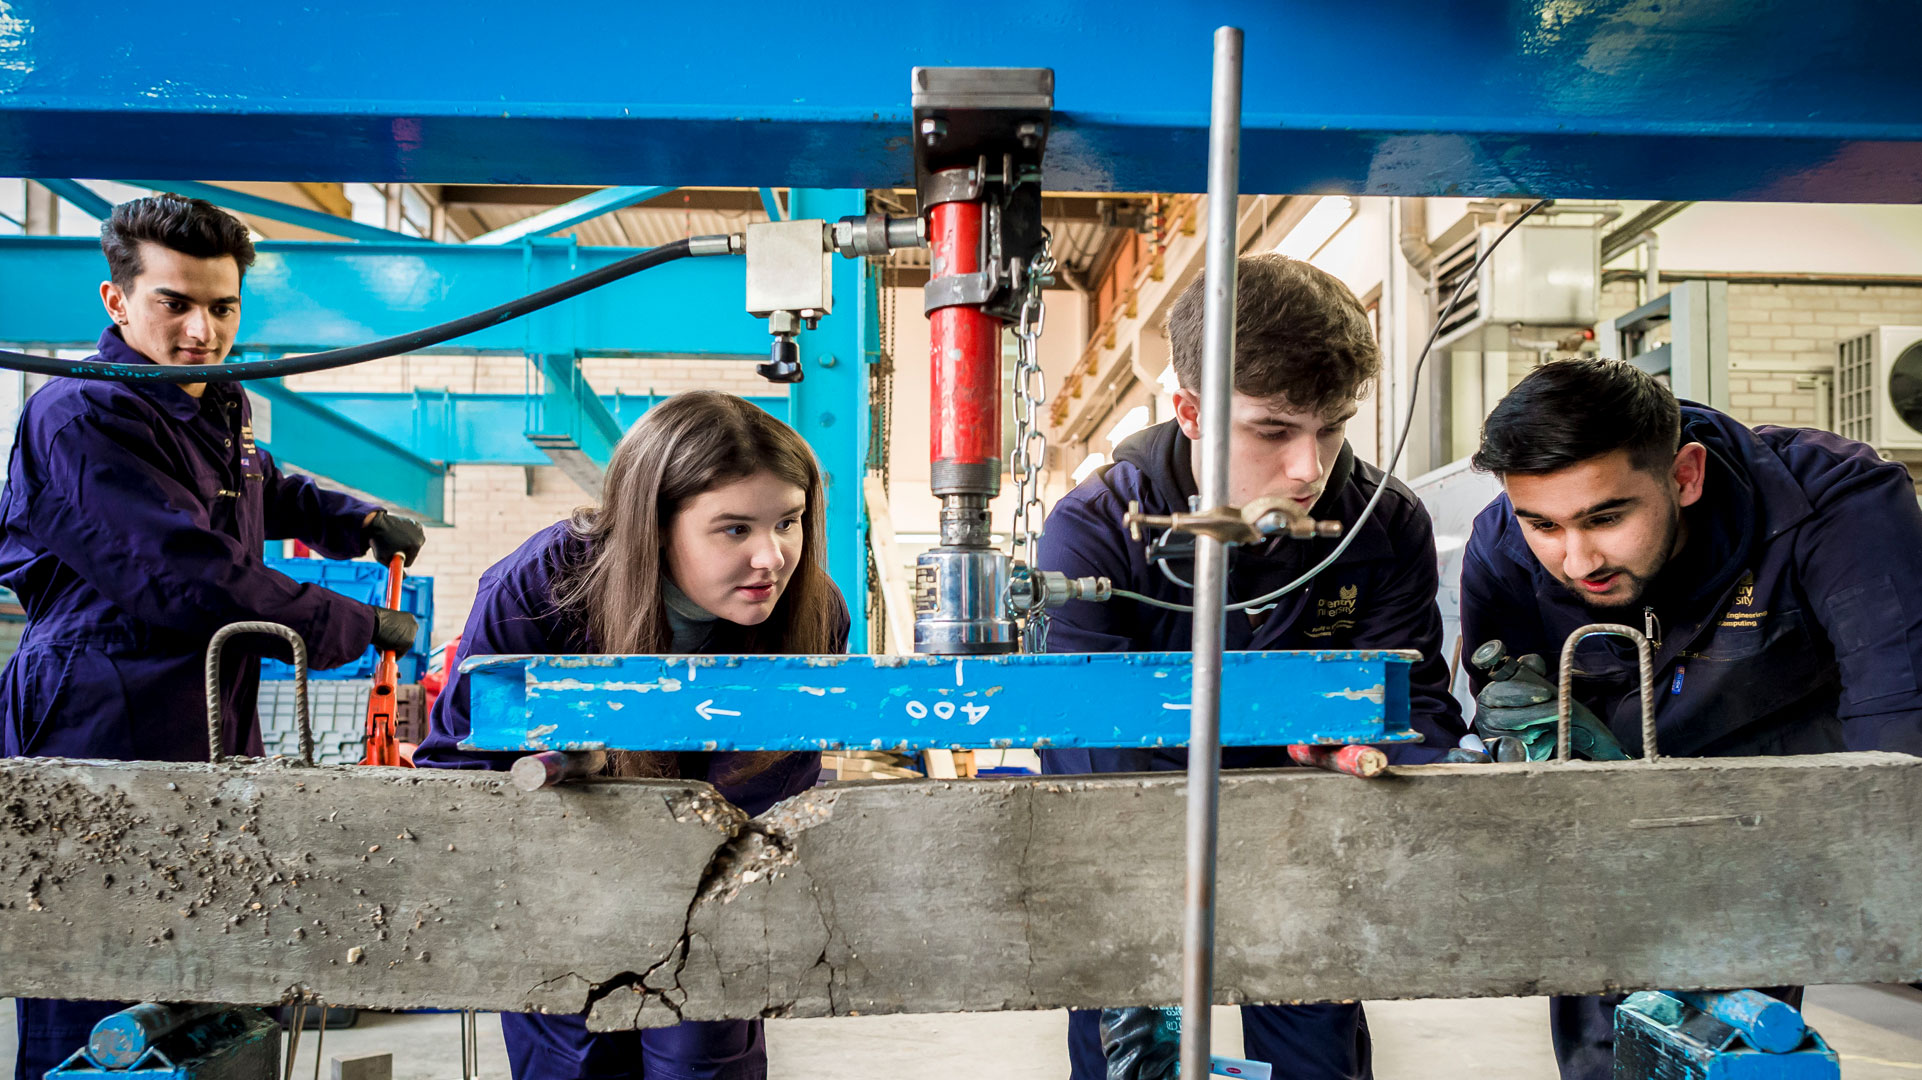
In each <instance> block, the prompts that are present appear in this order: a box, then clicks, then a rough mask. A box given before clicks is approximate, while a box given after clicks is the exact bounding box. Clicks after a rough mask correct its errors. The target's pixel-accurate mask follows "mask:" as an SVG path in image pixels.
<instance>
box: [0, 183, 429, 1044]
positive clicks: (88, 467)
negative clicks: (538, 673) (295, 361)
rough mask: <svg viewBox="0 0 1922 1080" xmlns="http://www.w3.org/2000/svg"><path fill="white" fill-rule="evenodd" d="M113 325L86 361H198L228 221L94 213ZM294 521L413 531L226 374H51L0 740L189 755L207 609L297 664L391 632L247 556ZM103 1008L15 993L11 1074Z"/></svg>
mask: <svg viewBox="0 0 1922 1080" xmlns="http://www.w3.org/2000/svg"><path fill="white" fill-rule="evenodd" d="M100 238H101V239H100V246H101V249H102V250H103V251H104V252H105V253H106V256H107V262H108V266H109V270H110V273H111V280H109V281H106V282H104V283H102V284H101V286H100V297H101V300H102V302H103V303H104V304H105V305H106V308H107V313H108V315H109V316H111V317H112V319H113V324H112V325H111V326H109V327H107V329H106V331H105V332H104V333H102V334H101V335H100V352H99V359H101V360H106V361H109V362H113V363H121V364H163V365H170V366H171V365H212V364H218V363H220V362H222V361H223V360H225V359H226V356H227V351H228V350H229V349H230V348H232V346H233V344H234V337H235V333H236V331H237V330H238V328H239V322H240V281H241V275H242V274H243V273H244V272H245V270H246V268H247V267H248V266H250V265H252V264H253V261H254V249H253V244H252V243H251V242H250V241H249V240H248V238H247V230H246V227H245V226H243V225H241V223H240V222H239V221H236V220H235V219H233V218H232V217H229V216H228V215H227V214H225V213H222V212H221V211H219V210H217V209H215V208H214V207H213V206H212V205H210V204H208V203H205V202H202V201H200V200H198V199H183V198H181V197H179V196H177V195H156V196H153V197H151V198H146V199H136V200H134V201H133V202H129V203H123V204H121V205H119V206H117V207H115V208H114V210H113V214H112V216H111V217H110V218H108V220H107V221H106V222H105V223H104V224H103V225H102V226H101V229H100ZM284 537H294V538H297V539H300V540H303V541H306V542H307V543H308V544H311V545H313V546H314V547H315V548H316V549H318V550H320V551H321V552H322V553H324V554H327V555H331V556H333V557H336V558H351V557H353V556H356V555H360V554H362V553H363V552H365V551H366V550H367V549H368V546H369V544H370V543H371V544H372V545H373V548H374V550H375V552H376V554H378V555H379V556H380V558H381V559H383V560H385V559H387V558H388V557H390V556H391V555H393V554H401V555H403V556H404V557H405V558H406V560H407V561H408V562H412V561H413V558H414V556H415V555H416V554H418V553H419V551H420V547H421V544H422V542H423V541H424V540H425V539H426V534H425V533H423V532H422V531H421V529H420V526H419V525H417V524H415V523H413V522H411V521H407V520H406V519H404V518H399V517H394V516H391V515H389V514H388V513H387V512H386V511H385V510H381V509H379V508H378V507H375V506H372V505H369V504H368V503H365V502H362V501H361V500H359V499H354V498H350V497H348V496H346V495H342V494H340V493H338V492H333V491H328V490H326V489H324V488H322V487H320V486H319V485H318V484H315V483H314V482H313V481H312V480H309V479H308V478H306V477H304V476H289V475H286V474H283V473H282V472H281V471H280V469H279V468H277V467H276V466H275V464H274V460H273V457H272V455H270V454H268V453H267V452H266V451H265V450H264V449H262V448H260V447H258V446H256V445H255V444H254V435H253V421H252V415H251V412H250V409H249V406H248V401H247V395H246V394H245V392H243V391H242V390H240V389H239V387H237V386H236V385H235V384H233V383H224V382H217V383H204V382H203V383H184V384H183V383H162V382H153V381H144V380H132V381H128V382H110V381H95V380H87V379H54V380H52V381H50V382H48V383H47V384H46V385H45V386H44V387H42V388H41V389H40V390H39V392H37V393H35V394H34V395H33V396H32V397H31V398H29V399H28V400H27V403H26V407H25V408H24V409H23V410H22V411H21V415H20V428H19V432H18V434H17V436H16V439H15V442H14V449H13V459H12V462H11V464H10V465H9V467H8V472H7V487H6V492H5V494H4V496H0V585H5V586H7V587H8V588H11V589H12V590H13V591H14V592H16V593H18V594H19V596H20V602H21V603H22V604H23V605H24V606H25V607H26V611H27V627H26V631H25V633H24V634H23V635H22V636H21V639H20V647H19V650H18V651H17V652H15V653H14V655H13V658H12V659H10V660H9V661H7V665H6V669H5V671H4V672H0V754H5V755H7V756H33V757H74V758H112V759H122V760H148V761H204V760H206V758H207V753H208V745H207V743H208V732H207V712H206V710H207V697H206V690H205V685H204V666H203V665H204V664H205V654H206V650H207V644H208V641H209V639H210V638H211V637H212V636H213V634H214V631H216V630H218V629H220V628H221V627H222V626H225V625H226V624H228V623H233V622H243V621H249V620H267V621H271V622H279V623H285V624H287V625H288V626H291V627H293V628H294V629H295V630H296V631H298V632H299V633H300V635H301V637H302V638H304V639H305V640H306V644H307V653H308V660H309V662H310V663H311V664H312V665H313V666H314V667H317V668H326V667H335V666H338V665H340V664H344V663H347V662H348V661H350V660H353V659H354V658H356V657H358V656H360V655H361V654H362V653H364V652H366V650H367V647H368V645H369V644H378V645H380V646H382V647H384V648H390V649H403V650H404V649H407V648H409V647H411V646H412V645H413V642H414V636H415V631H416V627H415V622H414V618H413V616H411V615H409V614H407V613H406V612H403V611H392V610H389V609H385V608H375V607H370V606H369V605H367V604H363V603H361V602H359V601H357V600H351V599H349V598H347V597H345V596H342V595H341V594H339V593H335V592H331V591H329V590H327V589H323V588H321V587H320V586H318V585H303V584H299V583H297V582H295V581H293V580H292V579H290V578H288V577H287V576H286V575H284V574H280V573H278V572H276V571H273V570H269V569H268V568H267V567H266V565H265V564H264V562H263V561H262V556H263V549H264V545H265V544H266V542H267V541H268V540H271V539H279V538H284ZM262 650H263V646H262V644H261V639H257V638H249V639H243V640H241V641H237V642H236V643H235V645H234V646H232V647H230V648H229V650H228V657H229V658H228V659H227V661H226V663H225V664H224V665H223V667H222V679H221V705H222V716H223V719H224V722H225V730H224V731H223V732H222V738H221V743H222V745H221V746H220V747H219V750H220V751H221V752H222V753H227V754H233V753H245V754H253V755H258V754H260V753H261V752H262V746H261V737H260V723H259V718H258V716H257V715H256V713H255V693H256V690H257V689H258V686H259V679H260V664H259V657H260V656H261V655H263V651H262ZM124 1007H125V1006H124V1004H121V1003H113V1002H90V1001H47V1000H35V999H21V1000H20V1001H19V1002H18V1003H17V1012H18V1017H19V1029H18V1036H19V1042H18V1051H17V1058H16V1070H15V1073H14V1075H15V1076H16V1077H18V1078H19V1080H40V1078H41V1076H42V1075H43V1074H44V1073H45V1072H46V1071H47V1070H48V1069H50V1068H53V1067H54V1066H56V1065H58V1064H59V1063H60V1062H61V1061H62V1060H64V1059H65V1058H66V1057H67V1056H68V1055H69V1054H71V1053H73V1051H74V1050H76V1049H78V1048H79V1047H80V1046H82V1045H84V1044H85V1042H86V1041H87V1037H88V1034H89V1033H90V1032H91V1030H92V1028H93V1025H94V1023H95V1022H96V1021H98V1020H99V1019H100V1018H102V1017H103V1016H105V1015H107V1014H108V1013H111V1012H114V1011H116V1010H118V1009H120V1008H124Z"/></svg>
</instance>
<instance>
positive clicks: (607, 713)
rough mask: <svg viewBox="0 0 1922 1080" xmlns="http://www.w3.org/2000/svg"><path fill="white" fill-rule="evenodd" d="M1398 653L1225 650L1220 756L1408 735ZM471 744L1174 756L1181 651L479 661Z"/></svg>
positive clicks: (467, 667)
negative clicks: (1103, 751)
mask: <svg viewBox="0 0 1922 1080" xmlns="http://www.w3.org/2000/svg"><path fill="white" fill-rule="evenodd" d="M1414 659H1415V654H1413V653H1399V652H1236V653H1229V654H1228V655H1227V658H1226V661H1225V663H1224V664H1223V667H1222V696H1223V698H1224V700H1226V701H1228V702H1229V703H1230V706H1229V707H1228V708H1224V709H1223V711H1222V718H1221V741H1222V743H1223V744H1224V745H1227V746H1279V745H1283V744H1287V743H1381V742H1405V741H1412V740H1413V739H1414V738H1416V737H1417V736H1416V734H1415V733H1414V732H1413V731H1412V730H1411V729H1410V728H1409V726H1408V669H1409V667H1410V666H1411V664H1412V663H1413V662H1414ZM461 670H462V671H464V672H466V673H467V680H468V683H467V685H468V693H469V694H470V695H471V700H472V703H473V708H472V714H473V722H474V729H473V733H472V735H471V736H470V737H469V739H468V743H467V744H466V745H468V746H470V747H472V748H474V749H478V750H566V749H572V750H584V749H618V750H830V749H844V748H850V747H852V748H855V749H875V750H881V749H890V750H924V749H941V748H948V747H956V748H958V747H970V746H973V747H1010V746H1181V745H1184V744H1185V743H1186V742H1187V741H1188V704H1189V698H1190V689H1189V687H1190V679H1191V670H1192V664H1191V663H1190V658H1189V656H1188V654H1187V653H1073V654H1059V655H1047V656H974V657H965V658H953V657H935V656H511V657H494V656H477V657H470V658H469V659H468V660H467V661H466V663H464V664H463V665H462V666H461Z"/></svg>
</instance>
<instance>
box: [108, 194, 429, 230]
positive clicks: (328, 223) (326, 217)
mask: <svg viewBox="0 0 1922 1080" xmlns="http://www.w3.org/2000/svg"><path fill="white" fill-rule="evenodd" d="M120 183H123V184H131V185H132V186H134V187H143V188H152V189H153V190H155V191H171V192H173V193H174V194H176V195H186V196H188V197H189V198H194V199H205V200H207V201H208V202H210V203H213V204H214V205H215V206H224V207H226V208H227V209H229V210H238V211H240V212H241V213H243V214H252V215H254V216H255V217H263V218H266V219H267V220H268V221H279V222H284V223H285V224H288V225H298V226H300V227H301V228H303V229H312V230H314V231H315V232H318V233H326V234H327V235H329V236H344V237H346V238H348V239H350V240H366V241H369V242H371V243H377V244H426V243H431V242H432V241H428V240H423V239H421V238H420V237H418V236H411V235H409V234H407V233H403V232H394V231H393V230H391V229H382V228H379V227H377V226H374V225H362V224H361V223H360V222H358V221H355V220H353V219H352V218H344V217H336V216H335V215H333V214H329V213H327V212H326V211H324V210H309V209H308V208H306V207H304V206H292V205H289V204H287V203H284V202H281V201H280V200H279V199H269V198H266V197H265V196H262V195H249V194H247V193H246V192H244V191H235V190H233V189H232V188H224V187H221V186H220V185H218V184H203V183H199V182H198V181H194V180H122V181H120ZM95 216H97V217H105V216H106V215H104V214H99V215H95Z"/></svg>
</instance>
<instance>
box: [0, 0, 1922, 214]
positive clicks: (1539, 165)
mask: <svg viewBox="0 0 1922 1080" xmlns="http://www.w3.org/2000/svg"><path fill="white" fill-rule="evenodd" d="M478 7H479V11H478V12H476V11H475V10H474V6H473V5H469V6H468V7H466V8H463V9H462V10H463V15H464V16H465V17H464V19H463V23H462V27H463V29H462V32H461V33H460V34H458V35H448V34H446V33H444V32H442V31H443V29H444V26H443V25H442V23H443V19H444V11H443V10H442V6H441V5H435V4H413V5H405V4H403V5H395V4H391V3H388V2H386V0H339V2H337V3H332V4H326V5H254V6H253V7H250V8H242V9H237V10H236V11H235V12H234V13H233V14H232V15H231V16H230V17H226V18H222V19H219V20H215V21H212V22H208V21H205V20H198V21H197V20H191V19H180V18H178V17H177V13H176V12H175V11H174V10H173V9H171V8H169V7H167V6H165V5H147V6H144V7H142V6H137V5H136V6H132V7H129V6H128V5H101V4H77V3H72V2H69V0H13V2H12V4H11V6H10V8H9V13H8V19H7V21H6V24H5V29H4V30H0V50H4V52H3V53H0V54H3V55H5V56H6V57H7V58H8V60H7V62H6V63H5V65H4V66H0V146H5V147H7V150H8V158H9V161H10V162H12V163H13V164H12V167H13V168H15V169H17V170H19V171H21V172H25V173H30V174H32V173H37V174H39V175H43V176H116V175H146V176H162V177H167V176H172V177H183V178H184V177H192V176H205V175H209V174H210V173H211V174H218V175H221V176H223V177H227V178H232V179H271V180H368V181H377V180H427V181H433V182H446V183H459V182H476V183H489V182H493V183H517V182H543V183H573V184H622V183H629V182H631V181H632V180H633V178H634V177H636V176H650V177H659V176H671V177H674V178H675V179H676V180H678V181H679V182H680V183H682V184H697V185H718V186H733V187H754V186H759V185H761V184H764V183H766V182H768V179H769V178H770V174H771V173H774V172H777V171H778V173H779V175H780V178H781V180H782V182H784V183H790V184H794V185H798V186H810V187H822V188H854V187H863V188H871V187H888V186H893V185H899V184H903V183H905V182H907V181H908V180H909V178H910V177H911V176H912V175H913V169H912V155H911V145H910V141H909V122H910V121H909V114H910V110H909V101H908V98H909V86H908V79H909V69H910V68H911V67H912V66H914V65H930V64H938V65H980V66H1036V67H1052V68H1053V69H1054V70H1055V72H1056V83H1055V85H1056V103H1057V106H1058V108H1059V109H1060V114H1059V116H1058V118H1057V120H1058V123H1057V128H1056V130H1055V132H1054V133H1053V134H1052V136H1051V137H1050V139H1049V141H1048V162H1047V168H1048V183H1049V185H1050V186H1051V187H1055V188H1060V189H1080V190H1136V191H1199V190H1201V189H1202V187H1203V163H1204V161H1205V158H1206V154H1205V152H1204V151H1205V147H1206V124H1207V104H1208V71H1209V66H1208V59H1209V41H1210V36H1211V33H1212V31H1213V30H1214V28H1215V27H1216V26H1217V25H1219V24H1221V23H1232V24H1234V25H1237V26H1240V27H1242V28H1244V29H1245V30H1246V32H1247V43H1248V44H1247V48H1248V53H1247V55H1248V76H1247V82H1246V87H1245V97H1244V122H1243V123H1244V127H1243V143H1242V155H1243V158H1242V185H1241V187H1242V190H1243V191H1245V192H1249V193H1262V192H1268V193H1278V192H1316V193H1331V194H1332V193H1349V194H1375V195H1463V196H1490V195H1507V194H1516V193H1532V194H1542V195H1555V196H1562V197H1571V198H1572V197H1630V198H1662V199H1789V200H1827V201H1867V202H1912V201H1917V200H1922V79H1917V78H1916V77H1915V56H1914V43H1915V41H1916V40H1918V38H1922V5H1916V4H1914V3H1912V2H1910V0H1695V2H1691V3H1686V4H1681V3H1678V4H1665V5H1655V4H1651V3H1649V2H1648V0H1582V2H1579V3H1574V2H1571V3H1546V2H1543V0H1463V2H1459V3H1450V4H1436V3H1432V2H1430V0H1391V2H1390V3H1387V4H1379V5H1374V6H1373V7H1370V8H1368V9H1366V10H1365V11H1364V10H1362V9H1360V8H1357V7H1356V6H1355V5H1341V4H1275V3H1266V2H1258V0H1238V2H1230V3H1220V4H1213V5H1172V6H1170V5H1166V4H1156V3H1150V2H1146V0H1127V2H1123V3H1120V4H1116V3H1113V2H1111V0H1102V2H1096V0H1072V2H1068V3H1060V4H1040V5H1038V4H1034V3H1032V2H1029V0H981V2H979V3H976V4H973V5H971V6H969V7H968V8H967V11H966V17H965V18H933V17H929V18H923V19H918V20H895V22H894V23H891V24H890V25H888V27H887V28H886V31H885V32H880V31H879V30H878V29H877V30H876V31H875V32H873V33H865V34H864V33H863V32H862V30H863V28H862V24H861V23H860V21H858V20H855V21H850V20H847V19H803V20H798V21H797V20H793V19H792V18H791V17H790V16H791V14H792V9H791V7H790V6H788V5H777V4H773V3H756V4H749V5H748V7H747V9H746V10H745V11H741V10H733V9H730V11H729V17H730V19H732V20H733V21H735V22H737V23H739V24H741V25H757V24H759V25H776V24H778V25H780V26H781V27H782V32H781V35H780V42H779V48H780V49H781V50H782V51H783V53H784V54H785V55H789V56H795V57H808V56H813V57H826V56H833V57H855V58H857V59H856V60H855V61H854V62H851V63H841V64H836V65H833V67H832V69H831V70H827V69H822V68H820V67H818V66H814V65H808V64H792V63H786V64H784V63H769V62H767V58H766V57H765V56H764V55H762V54H761V53H760V52H759V51H758V50H751V49H735V50H726V49H721V50H710V51H709V52H708V53H705V54H703V56H702V57H701V60H700V62H699V63H696V64H684V63H643V64H587V65H576V66H574V67H572V68H569V69H568V70H567V71H566V72H565V75H564V76H561V75H557V73H556V72H555V70H554V69H553V67H552V66H551V65H541V64H530V63H528V62H527V55H526V47H527V34H526V31H525V25H526V20H525V18H524V16H525V9H524V8H523V7H522V6H520V5H515V4H510V3H507V2H505V0H481V3H479V5H478ZM757 12H758V13H759V14H758V15H757V14H756V13H757ZM476 16H478V17H476ZM713 18H714V11H713V10H712V9H708V8H705V7H702V6H699V5H679V6H666V7H663V6H660V5H627V6H612V7H606V8H604V9H597V10H596V11H595V14H594V16H593V18H592V25H593V36H594V41H595V45H596V47H597V48H598V49H600V50H602V51H603V52H604V53H605V54H606V55H613V56H649V55H653V54H655V53H658V52H660V51H661V50H662V49H663V48H668V47H669V46H667V44H666V43H669V42H677V41H692V40H702V39H705V38H707V37H710V36H712V31H713V28H714V22H713ZM1144 26H1151V27H1153V28H1154V34H1153V38H1154V41H1153V45H1152V47H1151V48H1150V49H1149V50H1147V51H1145V52H1144V50H1143V49H1142V48H1141V28H1142V27H1144ZM854 42H859V43H860V44H859V46H858V47H854V46H853V44H852V43H854ZM103 56H109V57H111V58H112V62H111V63H103V62H102V60H101V58H102V57H103ZM182 56H192V57H194V58H195V63H193V64H191V65H182V64H181V63H180V57H182ZM263 57H267V58H271V60H270V62H262V58H263ZM1117 62H1121V63H1126V64H1134V65H1137V66H1138V68H1139V71H1138V72H1136V73H1134V74H1133V75H1132V76H1131V75H1129V74H1126V73H1124V74H1121V75H1117V73H1116V70H1115V66H1114V65H1115V64H1116V63H1117ZM1358 64H1359V65H1360V66H1359V67H1358ZM824 70H825V71H826V76H825V77H824ZM1362 70H1365V72H1366V76H1365V77H1357V72H1358V71H1362ZM356 72H379V73H380V77H379V78H377V79H368V78H356V77H353V73H356Z"/></svg>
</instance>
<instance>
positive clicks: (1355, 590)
mask: <svg viewBox="0 0 1922 1080" xmlns="http://www.w3.org/2000/svg"><path fill="white" fill-rule="evenodd" d="M1360 603H1361V586H1359V585H1343V586H1342V587H1341V588H1339V589H1337V590H1336V591H1335V595H1334V596H1333V597H1326V596H1324V597H1322V598H1321V599H1319V600H1316V601H1315V614H1316V615H1317V616H1318V617H1320V618H1323V619H1338V618H1341V617H1342V616H1344V615H1353V614H1354V613H1355V607H1356V606H1357V605H1358V604H1360Z"/></svg>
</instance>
